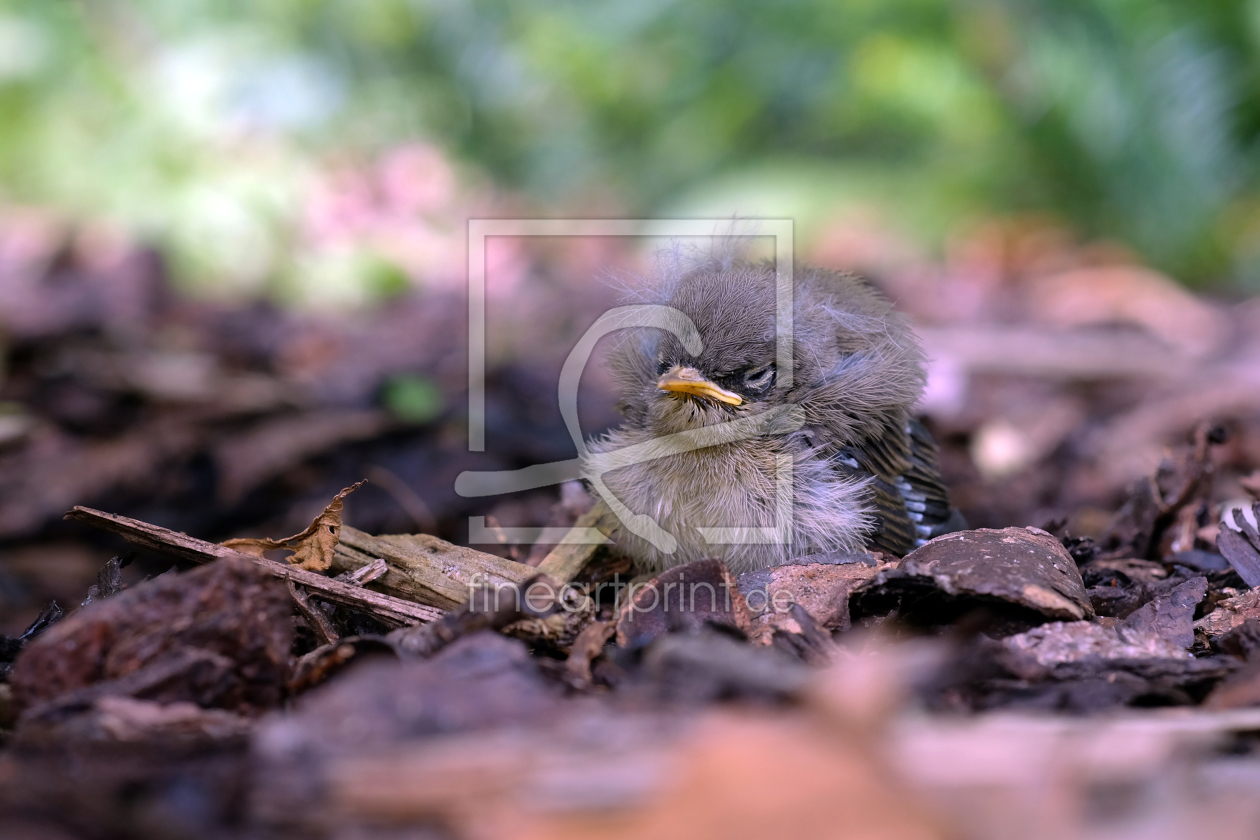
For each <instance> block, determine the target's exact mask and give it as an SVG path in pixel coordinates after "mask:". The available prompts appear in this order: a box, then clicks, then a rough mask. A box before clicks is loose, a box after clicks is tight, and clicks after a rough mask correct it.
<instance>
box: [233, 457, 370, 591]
mask: <svg viewBox="0 0 1260 840" xmlns="http://www.w3.org/2000/svg"><path fill="white" fill-rule="evenodd" d="M364 484H367V480H366V479H365V480H363V481H360V482H358V483H357V484H352V485H350V486H349V487H347V488H345V489H344V490H342V491H341V492H340V493H338V494H337V495H336V496H334V497H333V500H332V501H331V502H329V503H328V507H326V508H324V512H323V513H321V514H320V515H319V516H317V517H315V520H314V521H313V522H311V524H310V525H308V526H307V528H306V530H305V531H303V532H302V533H300V534H294V535H293V536H291V537H285V538H284V539H280V540H272V539H266V538H262V539H258V538H254V537H242V538H240V539H235V540H225V541H224V542H223V545H225V546H227V547H228V548H231V549H235V550H236V551H239V552H242V553H243V554H248V555H250V556H251V557H262V556H263V555H264V554H265V553H266V552H268V551H271V550H273V549H277V548H287V549H289V550H290V551H292V552H293V554H292V555H291V556H289V557H286V558H285V560H287V561H288V562H289V563H291V564H293V565H295V566H297V567H298V568H299V569H309V570H310V571H312V572H322V571H324V570H325V569H327V568H328V567H329V566H331V565H332V558H333V551H334V550H335V549H336V548H337V543H338V542H339V541H340V539H341V510H342V508H343V507H344V506H345V505H344V501H345V498H346V496H349V495H350V494H351V493H353V492H354V491H355V490H358V489H359V488H360V487H362V486H363V485H364Z"/></svg>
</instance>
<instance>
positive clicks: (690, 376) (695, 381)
mask: <svg viewBox="0 0 1260 840" xmlns="http://www.w3.org/2000/svg"><path fill="white" fill-rule="evenodd" d="M656 387H657V388H660V389H661V390H662V391H673V392H674V393H676V394H691V395H692V396H693V397H707V398H709V399H711V400H717V401H718V402H724V403H727V404H729V405H739V404H740V403H742V402H743V401H744V398H743V397H741V396H740V395H739V394H736V393H734V392H732V391H728V390H726V389H725V388H722V387H719V386H718V385H715V384H713V383H712V382H710V381H709V380H707V379H705V378H704V377H703V376H702V375H701V374H700V371H698V370H696V369H695V368H689V367H682V366H677V367H674V368H671V369H670V370H669V371H668V372H667V373H666V374H665V375H664V376H662V377H661V378H660V379H658V380H656Z"/></svg>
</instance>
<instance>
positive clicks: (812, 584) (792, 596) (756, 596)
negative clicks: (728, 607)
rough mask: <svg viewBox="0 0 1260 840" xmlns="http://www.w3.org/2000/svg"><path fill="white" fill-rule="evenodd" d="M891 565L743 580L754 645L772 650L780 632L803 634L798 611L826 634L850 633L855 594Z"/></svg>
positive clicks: (803, 567) (821, 568) (773, 571)
mask: <svg viewBox="0 0 1260 840" xmlns="http://www.w3.org/2000/svg"><path fill="white" fill-rule="evenodd" d="M889 568H891V566H890V565H889V564H888V563H881V564H878V565H877V564H876V562H875V560H874V559H873V558H872V559H871V562H870V564H869V565H868V564H867V563H864V562H860V561H859V562H854V563H838V564H832V563H800V564H790V565H785V566H773V567H771V568H769V569H758V570H756V571H753V572H745V573H744V574H742V575H740V576H739V590H740V592H742V593H743V594H744V599H745V600H746V601H747V602H748V609H749V612H750V613H751V614H752V616H753V619H752V634H751V639H752V641H753V642H754V643H756V644H762V645H768V644H770V640H771V639H772V638H773V636H774V631H775V630H776V629H779V628H782V629H783V630H787V631H788V632H791V633H800V632H802V630H803V628H802V627H801V626H800V624H799V622H797V621H796V619H795V618H793V617H792V605H793V604H796V605H799V606H800V607H802V608H804V609H805V611H806V612H808V613H809V615H810V616H811V617H812V618H813V619H814V620H815V621H816V622H817V623H818V624H819V625H820V626H821V627H822V628H824V629H826V630H848V629H849V594H850V593H851V592H852V591H853V590H854V589H856V588H857V587H858V586H860V585H862V584H863V583H865V582H866V581H868V580H870V579H871V578H873V577H875V575H877V574H879V573H880V572H882V571H886V570H887V569H889Z"/></svg>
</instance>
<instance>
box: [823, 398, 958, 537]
mask: <svg viewBox="0 0 1260 840" xmlns="http://www.w3.org/2000/svg"><path fill="white" fill-rule="evenodd" d="M834 459H835V463H836V466H837V469H840V470H843V471H845V472H846V473H849V474H852V475H857V476H862V477H866V476H869V477H870V478H871V482H870V487H871V491H872V502H873V503H874V506H875V511H874V513H875V517H876V520H877V522H876V526H875V529H874V530H873V531H872V534H871V539H870V542H871V545H872V546H873V547H875V548H877V549H879V550H881V551H886V552H888V553H890V554H895V555H897V556H902V555H904V554H906V553H907V552H909V551H912V550H913V549H914V548H915V547H917V546H920V545H922V544H923V543H924V542H926V541H927V540H929V539H931V538H932V537H935V536H939V535H940V534H944V533H948V532H950V531H953V530H958V528H959V527H966V525H965V523H964V522H962V520H961V517H960V516H959V514H958V512H957V511H956V510H954V509H953V508H952V507H950V504H949V493H948V491H947V490H946V489H945V485H944V483H943V482H942V481H941V475H940V466H939V464H938V462H937V457H936V441H934V440H933V439H932V435H931V434H930V433H929V432H928V430H927V429H926V428H924V427H923V425H922V424H921V423H919V422H918V421H916V420H910V421H909V422H907V423H906V424H905V425H904V426H901V427H900V428H898V427H897V426H892V425H889V426H885V427H884V429H883V431H882V433H880V434H878V435H874V436H871V437H869V438H867V439H865V440H863V441H861V442H858V443H853V444H849V445H846V446H841V447H839V448H838V449H836V454H835V456H834Z"/></svg>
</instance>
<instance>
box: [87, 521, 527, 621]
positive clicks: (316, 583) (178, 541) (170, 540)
mask: <svg viewBox="0 0 1260 840" xmlns="http://www.w3.org/2000/svg"><path fill="white" fill-rule="evenodd" d="M66 518H67V519H73V520H75V521H77V522H84V523H86V524H88V525H92V526H94V527H97V528H100V529H102V530H105V531H109V532H111V533H114V534H118V535H119V536H121V537H122V538H123V539H125V540H127V541H128V542H131V543H135V544H136V545H139V546H143V547H144V548H148V549H151V550H153V551H157V552H160V553H162V554H166V555H168V556H171V557H176V558H179V559H182V560H191V561H192V562H194V563H210V562H213V561H215V560H219V559H222V558H224V557H241V558H244V559H246V560H248V561H250V562H251V563H257V564H258V565H259V566H260V567H262V568H263V569H264V570H266V571H267V572H268V573H269V574H271V575H273V576H274V577H278V578H280V579H281V580H289V581H293V582H294V583H297V584H301V585H302V586H305V587H306V588H307V589H308V590H310V591H311V592H314V593H317V594H318V595H319V597H321V598H323V599H324V600H326V601H331V602H333V603H335V604H342V605H344V606H347V607H353V608H355V609H357V610H362V611H363V612H365V613H368V614H369V615H371V616H372V617H374V618H376V619H378V620H379V621H381V622H383V623H385V624H386V625H388V626H390V627H402V626H404V625H407V624H414V623H415V622H418V621H433V620H434V619H436V618H439V617H441V615H442V611H441V610H439V609H434V608H433V607H432V606H428V605H426V604H418V603H415V602H413V601H408V600H404V599H402V598H396V597H393V596H392V595H385V594H383V593H380V592H374V591H372V590H370V589H365V588H364V587H362V586H354V585H352V584H348V583H342V582H340V581H336V580H333V579H332V578H328V577H324V576H323V575H320V574H317V573H315V572H308V571H306V570H304V569H299V568H296V567H294V566H288V565H285V564H284V563H277V562H275V561H273V560H266V559H263V558H260V557H250V556H249V555H247V554H241V553H240V552H239V551H233V550H232V549H230V548H227V547H225V546H222V545H217V544H215V543H211V542H206V541H205V540H199V539H197V538H196V537H190V536H188V535H187V534H182V533H180V532H179V531H172V530H170V529H169V528H161V527H159V526H157V525H152V524H150V523H148V522H141V521H140V520H138V519H130V518H128V517H126V516H119V515H117V514H113V513H105V512H104V511H100V510H93V509H92V508H87V507H82V506H79V507H75V508H74V509H73V510H71V511H70V512H69V513H67V514H66ZM346 530H351V529H346ZM343 534H344V532H343ZM372 559H375V558H372ZM361 565H366V564H361ZM531 571H532V570H531Z"/></svg>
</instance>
